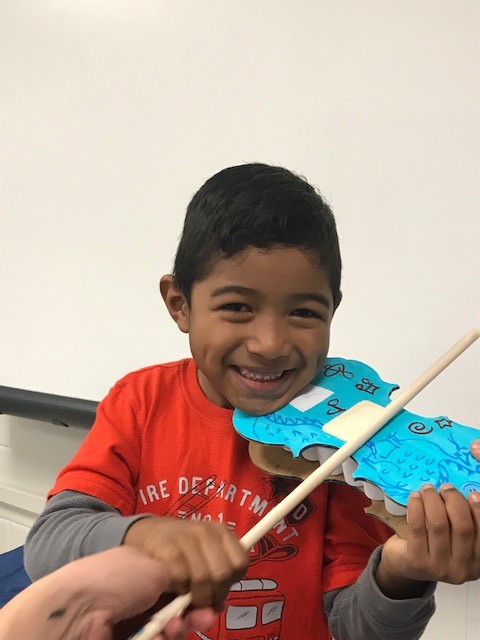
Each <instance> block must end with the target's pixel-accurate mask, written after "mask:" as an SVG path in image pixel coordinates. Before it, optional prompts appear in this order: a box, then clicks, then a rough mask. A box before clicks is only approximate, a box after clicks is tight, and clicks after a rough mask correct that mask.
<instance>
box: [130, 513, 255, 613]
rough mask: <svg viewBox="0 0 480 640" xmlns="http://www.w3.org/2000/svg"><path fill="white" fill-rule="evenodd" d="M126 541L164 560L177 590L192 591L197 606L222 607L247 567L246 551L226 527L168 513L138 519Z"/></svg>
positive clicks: (194, 603)
mask: <svg viewBox="0 0 480 640" xmlns="http://www.w3.org/2000/svg"><path fill="white" fill-rule="evenodd" d="M124 544H127V545H131V546H134V547H137V549H140V550H141V551H143V552H144V553H147V554H148V555H149V556H151V557H152V558H156V559H157V560H161V561H162V564H163V565H164V566H165V568H166V569H167V571H168V574H169V577H170V580H171V584H172V587H173V591H175V593H187V592H188V591H191V592H192V604H193V606H194V607H195V608H200V607H209V606H211V607H214V608H215V609H217V610H218V609H220V608H221V607H222V606H223V603H224V601H225V598H226V596H227V594H228V591H229V589H230V587H231V585H232V584H233V583H234V582H236V581H237V580H240V579H241V578H242V577H243V575H244V574H245V571H246V570H247V567H248V562H249V560H248V555H247V552H246V551H245V550H244V549H243V547H242V546H241V544H240V542H239V540H238V538H236V536H235V535H234V534H233V533H232V532H231V531H230V530H229V529H227V527H225V526H224V525H222V524H220V523H216V522H190V521H188V520H177V519H175V518H168V517H151V518H144V519H143V520H138V521H137V522H135V523H134V524H133V525H132V526H131V527H130V529H129V530H128V531H127V534H126V536H125V539H124Z"/></svg>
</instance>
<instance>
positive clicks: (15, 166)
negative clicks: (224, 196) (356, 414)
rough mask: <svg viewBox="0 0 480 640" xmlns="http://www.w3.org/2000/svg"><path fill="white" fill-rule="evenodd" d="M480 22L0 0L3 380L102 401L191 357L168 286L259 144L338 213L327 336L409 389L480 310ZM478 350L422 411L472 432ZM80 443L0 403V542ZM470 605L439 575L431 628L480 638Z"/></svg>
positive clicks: (303, 6)
mask: <svg viewBox="0 0 480 640" xmlns="http://www.w3.org/2000/svg"><path fill="white" fill-rule="evenodd" d="M479 24H480V4H479V3H478V2H477V1H476V0H472V1H466V0H324V1H319V2H317V1H313V0H312V1H310V0H243V1H241V2H240V1H239V0H238V1H231V2H225V1H224V0H205V1H204V2H201V3H199V2H195V0H170V1H165V0H143V1H142V2H138V1H136V0H116V1H115V2H114V1H113V0H110V1H108V0H107V1H105V2H101V3H99V2H97V1H96V0H82V2H80V1H78V0H70V1H69V2H67V3H65V2H59V1H57V0H43V1H42V2H36V1H34V0H23V1H22V2H18V1H17V0H3V1H2V2H1V3H0V65H1V69H0V71H1V75H2V89H1V91H2V95H1V104H2V119H1V124H0V126H1V140H0V142H1V156H0V161H1V172H2V177H3V180H2V186H1V190H0V211H1V215H0V269H1V271H0V274H1V277H0V384H1V385H7V386H18V387H23V388H27V389H33V390H44V391H48V392H51V393H60V394H66V395H74V396H79V397H85V398H89V399H94V400H96V399H100V398H101V397H102V396H103V395H104V394H105V393H106V392H107V390H108V388H109V387H110V386H111V384H112V383H113V382H114V380H115V379H117V378H119V377H120V376H122V375H123V374H124V373H126V372H127V371H129V370H131V369H133V368H136V367H139V366H143V365H146V364H149V363H152V362H157V361H166V360H169V359H174V358H178V357H180V356H183V355H184V354H186V353H187V344H186V341H185V339H184V337H182V336H181V335H180V334H179V332H177V331H176V330H175V328H174V327H173V325H172V323H171V322H170V321H169V318H168V317H167V314H166V313H165V312H164V311H163V309H162V305H161V302H160V298H159V296H158V292H157V281H158V278H159V276H160V275H161V274H162V273H164V272H167V271H169V270H170V266H171V261H172V258H173V255H174V251H175V245H176V241H177V237H178V234H179V232H180V229H181V224H182V219H183V214H184V211H185V208H186V205H187V203H188V200H189V198H190V197H191V195H192V193H193V192H194V191H195V190H196V189H197V188H198V187H199V186H200V185H201V183H202V182H203V181H204V180H205V179H206V178H207V177H209V176H210V175H211V174H212V173H214V172H215V171H217V170H219V169H221V168H223V167H225V166H228V165H232V164H237V163H241V162H247V161H257V160H258V161H265V162H271V163H278V164H283V165H285V166H287V167H289V168H292V169H294V170H296V171H299V172H300V173H303V174H304V175H306V176H307V178H308V179H309V180H310V181H312V182H313V183H314V184H316V185H317V186H318V187H319V188H320V189H321V190H322V192H323V193H324V195H325V196H326V197H327V198H328V199H329V201H330V202H331V204H332V205H333V208H334V211H335V213H336V216H337V220H338V227H339V232H340V236H341V242H342V247H343V258H344V263H345V271H344V274H345V276H344V285H343V290H344V302H343V303H342V305H341V308H340V309H339V311H338V314H337V317H336V319H335V323H334V332H333V341H332V349H331V352H332V353H336V354H338V355H343V356H345V357H355V358H359V359H364V360H366V361H367V362H369V363H370V364H373V365H374V366H376V367H377V368H378V370H379V371H380V372H381V373H382V374H383V377H384V378H385V379H387V380H390V381H393V380H395V381H398V382H399V383H400V384H401V385H402V386H404V385H406V384H407V383H408V382H409V381H410V380H411V379H412V378H413V377H415V376H416V375H417V374H418V373H419V372H420V371H421V370H423V368H424V367H425V366H427V365H428V364H429V363H430V362H431V361H433V360H434V359H435V358H436V357H437V356H438V355H439V354H440V353H441V352H443V351H444V350H445V349H446V348H447V347H448V346H450V344H451V343H452V342H454V341H455V340H456V339H457V338H458V337H460V336H461V335H462V334H463V333H464V332H466V331H467V330H468V329H469V328H470V327H472V326H479V324H480V322H479V319H480V261H479V259H478V255H479V248H480V217H479V214H478V202H479V195H480V190H479V184H480V180H479V178H480V175H479V167H480V126H479V116H478V114H479V106H480V99H479V98H480V77H479V76H480V74H479V69H480V64H479V59H480V58H479V54H480V51H479V40H480V39H479ZM478 353H479V352H478V346H475V347H473V348H472V349H471V350H470V352H469V353H467V354H465V355H464V356H463V357H462V358H461V360H460V361H459V362H457V363H456V364H455V365H453V366H452V367H451V368H450V370H448V371H447V372H445V373H444V374H443V375H442V376H441V377H440V378H439V379H438V380H437V381H436V382H435V383H434V384H433V385H432V386H431V388H429V389H428V390H427V391H426V392H425V393H424V394H422V396H421V398H419V399H418V400H417V401H416V402H415V403H413V404H412V406H411V408H412V410H418V411H419V412H425V413H427V414H430V415H431V414H432V413H435V414H449V415H450V416H451V417H453V418H455V419H456V420H457V421H459V422H463V423H465V424H470V425H480V397H479V395H478V393H476V391H475V390H478V384H479V382H480V370H479V357H478ZM83 435H84V431H82V430H77V429H68V430H67V429H62V428H60V427H56V426H53V425H48V424H41V423H35V422H32V421H28V420H22V419H17V418H11V417H8V416H0V551H4V550H6V549H9V548H12V547H14V546H16V545H18V544H21V543H22V542H23V540H24V537H25V534H26V531H27V530H28V527H29V526H30V524H31V522H32V519H33V518H34V515H35V514H36V513H38V512H39V510H40V509H41V507H42V504H43V500H44V495H45V493H46V491H47V490H48V488H49V487H50V486H51V484H52V483H53V481H54V478H55V476H56V474H57V472H58V470H59V469H60V468H61V467H62V466H63V464H64V463H65V462H66V461H67V460H68V459H69V458H70V457H71V455H72V453H73V452H74V450H75V449H76V448H77V446H78V444H79V443H80V442H81V439H82V437H83ZM479 597H480V587H479V583H475V584H471V585H465V586H462V587H444V588H442V589H440V592H439V611H438V613H437V614H436V616H435V618H434V620H433V622H432V624H431V626H430V628H429V630H428V632H427V634H426V635H425V637H426V638H428V639H430V640H473V639H474V638H477V637H478V628H479V626H480V617H479V609H478V605H477V603H478V601H479ZM447 605H448V611H447Z"/></svg>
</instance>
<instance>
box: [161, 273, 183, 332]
mask: <svg viewBox="0 0 480 640" xmlns="http://www.w3.org/2000/svg"><path fill="white" fill-rule="evenodd" d="M160 293H161V294H162V298H163V301H164V302H165V305H166V307H167V309H168V312H169V314H170V315H171V316H172V318H173V319H174V320H175V322H176V323H177V326H178V328H179V329H180V331H183V333H188V332H189V330H190V309H189V308H188V303H187V301H186V299H185V296H184V295H183V293H182V292H181V291H180V289H179V288H178V286H177V282H176V280H175V277H174V276H173V275H172V274H170V273H168V274H167V275H165V276H162V277H161V278H160Z"/></svg>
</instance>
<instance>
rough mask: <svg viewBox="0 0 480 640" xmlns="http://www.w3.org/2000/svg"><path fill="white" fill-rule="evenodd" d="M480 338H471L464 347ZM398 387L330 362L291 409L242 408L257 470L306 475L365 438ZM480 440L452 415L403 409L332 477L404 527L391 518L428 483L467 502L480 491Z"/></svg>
mask: <svg viewBox="0 0 480 640" xmlns="http://www.w3.org/2000/svg"><path fill="white" fill-rule="evenodd" d="M478 335H479V334H478V332H476V331H472V332H470V333H469V334H467V336H465V338H464V340H466V342H465V344H467V343H468V344H467V346H469V345H470V344H471V343H472V342H473V341H474V340H475V339H476V338H477V337H478ZM465 348H466V347H465ZM424 375H425V374H424ZM429 381H430V380H428V381H426V379H425V380H424V382H426V383H427V384H428V382H429ZM424 386H425V384H423V386H422V388H423V387H424ZM398 388H399V387H398V385H396V384H392V383H388V382H385V381H383V380H382V379H381V378H380V376H379V375H378V373H377V372H376V371H375V370H374V369H372V368H371V367H370V366H368V365H366V364H364V363H362V362H358V361H356V360H346V359H344V358H328V359H327V360H326V362H325V364H324V367H323V370H322V371H321V372H320V373H319V374H318V375H317V376H316V377H315V378H314V380H312V382H311V383H310V384H309V385H307V387H306V388H305V389H303V390H302V392H300V393H299V394H298V395H297V396H296V397H295V398H294V399H293V400H291V402H289V403H288V404H287V405H286V406H284V407H282V408H281V409H279V410H277V411H275V412H274V413H270V414H268V415H263V416H250V415H247V414H245V413H243V412H242V411H240V410H236V411H235V412H234V415H233V423H234V427H235V429H236V430H237V431H238V432H239V433H240V434H241V435H242V436H243V437H245V438H247V439H248V440H250V456H251V458H252V460H253V462H254V463H255V464H256V465H257V466H259V467H261V468H262V469H264V470H266V471H269V472H270V473H273V474H276V475H287V476H297V477H300V478H305V477H306V476H307V475H309V474H310V473H311V472H312V471H313V470H314V469H315V468H317V467H318V466H319V465H323V463H325V462H327V461H328V460H329V459H330V458H332V456H333V454H334V453H335V452H336V451H337V450H339V449H340V448H341V447H342V446H343V445H344V444H345V442H347V441H349V440H351V439H352V438H354V437H355V436H356V435H358V434H361V433H363V431H364V430H365V428H367V427H368V425H369V424H370V423H371V422H372V420H373V421H374V420H375V418H376V417H377V416H379V415H381V413H382V408H386V407H388V406H391V405H392V404H393V403H392V402H391V401H390V396H391V394H392V392H393V391H395V390H397V389H398ZM409 399H411V398H409ZM407 401H409V400H407ZM398 404H399V406H400V405H403V404H405V403H403V402H400V403H398ZM477 438H480V431H479V429H476V428H473V427H469V426H466V425H462V424H459V423H457V422H454V421H453V420H451V419H450V418H448V417H447V416H436V417H431V418H430V417H423V416H419V415H417V414H414V413H410V412H409V411H407V410H405V409H403V408H399V410H398V411H395V412H394V413H393V414H392V417H391V418H389V419H388V421H386V423H385V424H384V425H383V426H382V427H381V428H380V429H379V430H377V431H376V432H375V433H373V435H372V436H371V437H369V438H368V440H366V441H365V442H364V443H363V444H362V445H361V446H359V447H358V448H357V449H355V450H353V451H352V453H351V455H349V456H348V457H346V458H345V459H344V460H343V461H342V462H341V463H340V464H338V465H337V466H336V467H335V468H332V469H331V470H330V473H329V476H328V478H327V479H330V480H337V481H343V482H346V483H347V484H350V485H353V486H356V487H358V488H360V489H362V490H363V491H364V492H365V494H366V495H367V497H368V498H370V499H371V500H373V501H378V502H379V503H382V504H374V506H373V509H371V510H370V511H371V512H372V513H374V514H375V515H377V516H378V517H380V518H381V519H382V520H385V521H386V522H387V523H388V524H390V525H391V526H392V525H393V528H395V529H397V530H398V526H399V525H400V524H401V521H399V520H398V519H396V518H392V517H390V516H388V514H390V515H391V516H404V515H405V513H406V505H407V500H408V496H409V495H410V493H411V492H412V491H415V490H418V489H419V488H420V487H421V486H422V485H423V484H424V483H426V482H429V483H431V484H433V485H434V486H435V487H436V488H437V489H438V488H439V487H440V485H441V484H443V483H444V482H450V483H452V484H453V485H455V487H456V488H457V489H458V490H459V491H461V492H462V493H463V495H464V496H465V497H467V496H468V494H469V493H470V492H471V491H480V463H479V462H478V461H477V460H476V459H475V458H474V457H473V456H472V455H471V453H470V444H471V442H472V441H473V440H475V439H477ZM385 512H386V513H385Z"/></svg>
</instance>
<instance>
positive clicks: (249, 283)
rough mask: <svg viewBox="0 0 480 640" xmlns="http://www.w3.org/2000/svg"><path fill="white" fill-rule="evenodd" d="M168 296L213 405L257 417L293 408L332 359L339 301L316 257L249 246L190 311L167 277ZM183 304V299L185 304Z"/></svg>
mask: <svg viewBox="0 0 480 640" xmlns="http://www.w3.org/2000/svg"><path fill="white" fill-rule="evenodd" d="M161 289H162V295H163V296H164V299H165V302H166V304H167V306H168V308H169V310H170V313H171V314H172V316H173V317H174V319H175V321H176V322H177V324H178V326H179V328H180V329H181V330H182V331H184V332H186V333H189V337H190V347H191V351H192V355H193V358H194V360H195V362H196V364H197V367H198V381H199V384H200V386H201V388H202V390H203V392H204V393H205V395H206V396H207V398H209V399H210V400H211V401H212V402H213V403H215V404H216V405H219V406H222V407H229V408H232V407H236V408H239V409H241V410H242V411H245V412H246V413H250V414H252V415H261V414H265V413H270V412H272V411H275V410H276V409H278V408H280V407H281V406H283V405H285V404H286V403H287V402H289V401H290V400H291V399H292V398H293V397H294V396H295V395H296V394H297V393H298V392H299V391H300V390H301V389H302V388H303V387H304V386H305V385H306V384H308V383H309V382H310V380H311V379H312V378H313V377H314V376H315V375H316V374H317V372H318V371H319V370H320V369H321V367H322V365H323V362H324V360H325V358H326V356H327V352H328V346H329V339H330V323H331V320H332V316H333V311H334V308H333V299H332V294H331V291H330V286H329V282H328V277H327V273H326V271H325V269H324V267H323V266H321V265H320V264H319V261H318V259H317V258H316V256H315V255H314V254H313V253H312V252H310V251H307V250H304V249H301V248H297V247H285V246H275V247H273V248H271V249H268V250H267V249H257V248H255V247H249V248H247V249H245V250H244V251H243V252H241V253H239V254H236V255H234V256H233V257H232V258H224V259H220V260H218V261H217V263H216V264H215V265H214V266H213V268H212V269H211V270H210V272H209V274H208V275H207V276H206V277H205V278H204V279H203V280H201V281H199V282H197V283H195V284H194V286H193V288H192V294H191V302H190V305H187V303H186V301H185V300H184V298H183V296H181V294H179V292H178V290H176V287H175V282H174V280H173V278H172V277H171V276H164V278H162V283H161ZM179 298H181V299H179Z"/></svg>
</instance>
